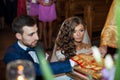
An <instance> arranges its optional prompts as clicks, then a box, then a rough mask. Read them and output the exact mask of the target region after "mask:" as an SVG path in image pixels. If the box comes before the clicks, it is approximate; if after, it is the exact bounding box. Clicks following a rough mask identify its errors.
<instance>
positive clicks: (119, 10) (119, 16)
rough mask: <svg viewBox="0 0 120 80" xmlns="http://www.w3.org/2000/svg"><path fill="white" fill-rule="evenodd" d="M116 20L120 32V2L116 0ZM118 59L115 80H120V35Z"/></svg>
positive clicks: (119, 37)
mask: <svg viewBox="0 0 120 80" xmlns="http://www.w3.org/2000/svg"><path fill="white" fill-rule="evenodd" d="M115 19H116V26H117V31H118V32H120V0H115ZM117 37H118V51H117V53H118V58H117V60H116V71H115V78H114V80H119V79H120V34H119V33H118V36H117Z"/></svg>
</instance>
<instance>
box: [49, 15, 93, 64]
mask: <svg viewBox="0 0 120 80" xmlns="http://www.w3.org/2000/svg"><path fill="white" fill-rule="evenodd" d="M90 49H91V42H90V39H89V36H88V33H87V25H86V23H85V22H84V20H83V19H82V18H79V17H76V16H75V17H70V18H68V19H66V20H65V21H64V22H63V24H62V25H61V28H60V31H59V33H58V36H57V39H56V42H55V47H54V51H53V55H52V59H51V61H52V62H54V61H57V60H62V61H63V60H65V59H68V58H71V57H73V56H75V55H77V54H80V53H89V50H90Z"/></svg>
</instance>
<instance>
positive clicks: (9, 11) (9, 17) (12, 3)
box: [5, 0, 18, 26]
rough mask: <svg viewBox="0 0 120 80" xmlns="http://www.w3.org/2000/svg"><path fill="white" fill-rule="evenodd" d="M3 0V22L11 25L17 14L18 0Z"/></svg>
mask: <svg viewBox="0 0 120 80" xmlns="http://www.w3.org/2000/svg"><path fill="white" fill-rule="evenodd" d="M5 2H6V13H5V22H6V24H8V25H10V26H11V24H12V21H13V19H14V18H15V17H16V16H17V4H18V0H5Z"/></svg>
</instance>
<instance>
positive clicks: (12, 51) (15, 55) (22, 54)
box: [4, 42, 72, 76]
mask: <svg viewBox="0 0 120 80" xmlns="http://www.w3.org/2000/svg"><path fill="white" fill-rule="evenodd" d="M18 59H22V60H29V61H31V62H32V63H33V65H34V68H35V71H36V75H37V76H41V75H42V72H41V69H40V67H39V64H37V63H35V62H34V61H33V59H32V57H31V56H30V55H29V54H28V52H27V51H25V50H24V49H22V48H21V47H20V46H19V45H18V43H17V42H15V43H14V44H13V45H11V46H10V47H8V49H7V50H6V53H5V56H4V62H5V64H8V63H9V62H11V61H15V60H18ZM50 67H51V69H52V71H53V73H54V74H59V73H65V72H70V71H72V68H71V65H70V62H69V60H66V61H60V62H52V63H50Z"/></svg>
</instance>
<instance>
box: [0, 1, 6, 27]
mask: <svg viewBox="0 0 120 80" xmlns="http://www.w3.org/2000/svg"><path fill="white" fill-rule="evenodd" d="M4 14H5V3H4V0H0V29H3V28H4V16H5V15H4Z"/></svg>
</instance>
